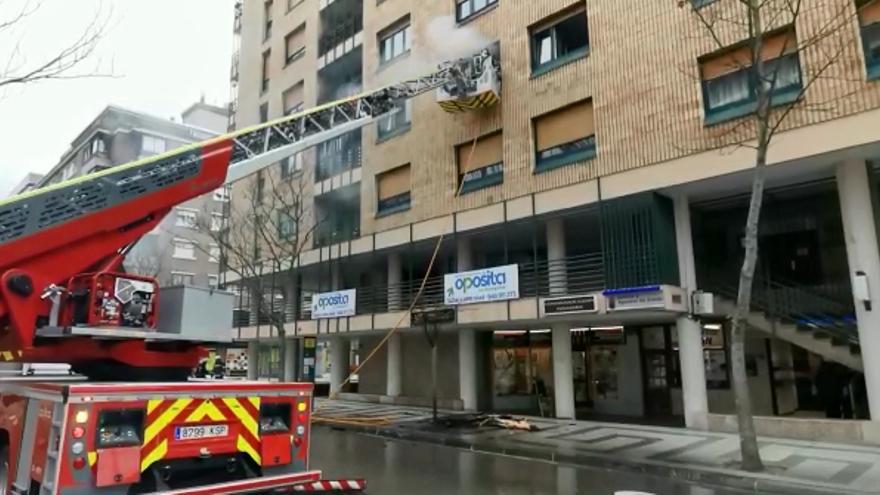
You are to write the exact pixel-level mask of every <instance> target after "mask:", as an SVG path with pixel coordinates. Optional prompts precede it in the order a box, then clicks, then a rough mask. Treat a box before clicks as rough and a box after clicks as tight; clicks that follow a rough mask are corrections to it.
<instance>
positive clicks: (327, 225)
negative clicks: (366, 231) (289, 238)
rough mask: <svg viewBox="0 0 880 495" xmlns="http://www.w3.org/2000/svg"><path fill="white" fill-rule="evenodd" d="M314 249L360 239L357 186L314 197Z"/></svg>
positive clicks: (359, 206)
mask: <svg viewBox="0 0 880 495" xmlns="http://www.w3.org/2000/svg"><path fill="white" fill-rule="evenodd" d="M315 212H316V218H317V221H318V223H317V225H316V226H315V233H314V244H315V247H324V246H328V245H330V244H336V243H339V242H343V241H349V240H352V239H356V238H358V237H360V226H361V191H360V188H359V187H358V186H357V185H352V186H348V187H344V188H341V189H336V190H334V191H331V192H329V193H327V194H322V195H321V196H317V197H315Z"/></svg>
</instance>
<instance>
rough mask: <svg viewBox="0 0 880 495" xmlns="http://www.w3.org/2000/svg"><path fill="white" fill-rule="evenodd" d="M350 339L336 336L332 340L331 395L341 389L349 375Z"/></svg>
mask: <svg viewBox="0 0 880 495" xmlns="http://www.w3.org/2000/svg"><path fill="white" fill-rule="evenodd" d="M349 351H350V347H349V341H348V339H347V338H345V337H336V338H334V339H332V340H331V341H330V395H331V396H333V395H335V394H336V393H338V392H339V391H340V388H341V387H342V381H343V380H345V379H346V378H347V377H348V364H349V363H348V358H349V355H350V352H349Z"/></svg>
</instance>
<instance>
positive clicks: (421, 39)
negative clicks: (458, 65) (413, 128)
mask: <svg viewBox="0 0 880 495" xmlns="http://www.w3.org/2000/svg"><path fill="white" fill-rule="evenodd" d="M413 34H414V36H415V42H414V43H413V45H414V49H413V51H412V53H410V55H409V57H406V58H405V59H403V60H399V61H396V62H392V64H391V65H390V66H389V67H387V68H386V69H383V70H382V79H383V80H384V81H387V82H396V81H400V80H405V79H409V78H412V77H419V76H423V75H425V74H428V73H430V72H433V71H435V70H436V69H437V66H438V65H440V64H441V63H443V62H448V61H451V60H457V59H460V58H464V57H470V56H471V55H475V54H477V53H478V52H479V51H480V50H482V49H483V48H486V47H487V46H489V45H490V44H491V43H492V40H490V39H489V38H487V37H486V36H484V35H483V34H482V33H480V32H479V31H478V30H477V29H476V28H474V27H473V26H458V25H457V24H456V22H455V17H453V16H440V17H435V18H433V19H431V20H430V22H428V24H427V25H426V26H425V28H424V29H423V30H422V31H420V32H417V33H413Z"/></svg>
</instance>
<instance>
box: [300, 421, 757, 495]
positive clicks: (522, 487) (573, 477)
mask: <svg viewBox="0 0 880 495" xmlns="http://www.w3.org/2000/svg"><path fill="white" fill-rule="evenodd" d="M311 466H312V467H313V468H316V469H321V470H323V471H324V478H325V479H340V478H364V479H366V480H367V493H368V494H369V495H413V494H415V495H447V494H450V495H452V494H462V495H490V494H491V495H520V494H523V495H525V494H529V495H532V494H535V495H575V494H577V495H614V494H615V493H619V492H622V491H636V492H640V493H646V494H656V495H742V494H743V493H745V492H741V491H735V490H728V489H713V488H706V487H700V486H698V485H696V484H691V483H687V482H681V481H674V480H669V479H664V478H660V477H656V476H650V475H635V474H626V475H621V473H619V472H615V471H610V470H605V469H596V468H585V467H574V466H566V465H559V464H556V463H551V462H546V461H534V460H529V459H521V458H515V457H509V456H503V455H498V454H486V453H480V452H472V451H467V450H463V449H457V448H454V447H447V446H443V445H436V444H429V443H423V442H411V441H406V440H395V439H390V438H385V437H379V436H375V435H368V434H364V433H359V432H346V431H335V430H333V429H331V428H327V427H316V428H315V429H314V430H313V434H312V443H311Z"/></svg>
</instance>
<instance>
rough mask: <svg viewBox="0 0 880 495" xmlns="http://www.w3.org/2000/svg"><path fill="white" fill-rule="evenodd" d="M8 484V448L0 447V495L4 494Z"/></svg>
mask: <svg viewBox="0 0 880 495" xmlns="http://www.w3.org/2000/svg"><path fill="white" fill-rule="evenodd" d="M8 485H9V448H8V447H3V448H0V495H6V494H7V493H8V492H7V490H6V488H7V486H8Z"/></svg>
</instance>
